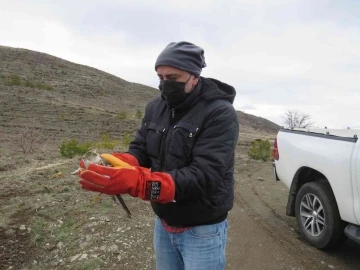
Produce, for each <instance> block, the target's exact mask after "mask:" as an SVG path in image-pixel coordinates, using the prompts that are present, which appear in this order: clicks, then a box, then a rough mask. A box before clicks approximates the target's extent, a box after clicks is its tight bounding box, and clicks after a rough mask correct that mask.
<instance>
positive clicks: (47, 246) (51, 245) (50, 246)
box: [45, 243, 55, 251]
mask: <svg viewBox="0 0 360 270" xmlns="http://www.w3.org/2000/svg"><path fill="white" fill-rule="evenodd" d="M45 247H46V249H47V250H49V251H50V250H53V249H54V248H55V245H53V244H50V243H47V244H46V245H45Z"/></svg>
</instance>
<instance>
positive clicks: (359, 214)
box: [352, 139, 360, 224]
mask: <svg viewBox="0 0 360 270" xmlns="http://www.w3.org/2000/svg"><path fill="white" fill-rule="evenodd" d="M354 150H355V151H354V158H353V163H352V164H353V170H352V171H353V172H354V171H355V173H353V175H354V176H355V179H354V180H355V181H353V183H354V182H355V185H353V186H354V187H357V188H356V190H354V191H353V194H354V209H355V216H356V219H357V222H358V224H360V139H359V140H358V141H357V142H356V147H355V149H354Z"/></svg>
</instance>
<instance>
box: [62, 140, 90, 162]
mask: <svg viewBox="0 0 360 270" xmlns="http://www.w3.org/2000/svg"><path fill="white" fill-rule="evenodd" d="M91 146H92V144H91V143H83V144H79V142H78V141H77V140H76V139H71V140H69V141H63V142H62V143H61V145H60V146H59V148H60V154H61V156H63V157H67V158H73V157H75V156H78V155H84V154H85V153H86V152H87V151H89V150H90V148H91Z"/></svg>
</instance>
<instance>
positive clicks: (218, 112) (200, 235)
mask: <svg viewBox="0 0 360 270" xmlns="http://www.w3.org/2000/svg"><path fill="white" fill-rule="evenodd" d="M205 66H206V64H205V57H204V50H203V49H202V48H200V47H198V46H196V45H194V44H192V43H189V42H177V43H175V42H173V43H170V44H169V45H168V46H167V47H166V48H165V49H164V50H163V51H162V52H161V53H160V55H159V56H158V58H157V60H156V63H155V70H156V72H157V75H158V77H159V79H160V85H159V89H160V92H161V96H158V97H155V98H153V99H152V100H150V102H149V103H148V105H147V106H146V110H145V116H144V118H143V120H142V125H141V127H140V128H139V129H138V132H137V134H136V137H135V139H134V140H133V141H132V142H131V144H130V147H129V151H128V153H113V154H112V156H113V157H114V156H115V157H116V158H117V160H118V161H119V160H120V161H121V162H123V164H124V165H121V164H122V163H121V162H120V163H119V162H114V163H112V164H113V165H114V164H116V166H115V165H114V167H103V166H100V165H95V164H91V165H89V166H88V168H87V170H85V171H84V172H82V173H81V178H82V180H80V183H81V185H82V187H83V188H85V189H87V190H92V191H98V192H103V193H106V194H110V195H114V194H125V193H128V194H130V195H131V196H133V197H140V198H141V199H144V200H150V201H151V206H152V208H153V210H154V212H155V214H156V216H157V218H156V221H155V231H154V248H155V254H156V268H157V269H161V270H168V269H172V270H173V269H174V270H176V269H206V270H210V269H224V268H225V265H226V261H225V248H226V242H227V224H228V223H227V214H228V211H229V210H230V209H231V208H232V206H233V197H234V176H233V173H234V151H235V146H236V142H237V139H238V133H239V123H238V119H237V115H236V112H235V110H234V108H233V106H232V103H233V101H234V98H235V95H236V92H235V89H234V88H233V87H232V86H230V85H227V84H225V83H222V82H220V81H218V80H215V79H209V78H204V77H200V73H201V71H202V69H203V68H204V67H205ZM106 156H108V154H107V155H103V157H104V158H106ZM111 159H113V158H110V159H109V161H110V163H111ZM125 162H126V163H125ZM119 164H120V165H119ZM129 164H130V165H131V166H130V167H129Z"/></svg>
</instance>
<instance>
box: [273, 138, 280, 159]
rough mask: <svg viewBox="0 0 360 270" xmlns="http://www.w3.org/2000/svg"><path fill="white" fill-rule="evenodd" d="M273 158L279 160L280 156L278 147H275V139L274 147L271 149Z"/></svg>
mask: <svg viewBox="0 0 360 270" xmlns="http://www.w3.org/2000/svg"><path fill="white" fill-rule="evenodd" d="M273 158H274V159H275V160H279V158H280V156H279V149H278V145H277V138H276V137H275V140H274V147H273Z"/></svg>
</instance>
